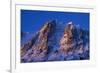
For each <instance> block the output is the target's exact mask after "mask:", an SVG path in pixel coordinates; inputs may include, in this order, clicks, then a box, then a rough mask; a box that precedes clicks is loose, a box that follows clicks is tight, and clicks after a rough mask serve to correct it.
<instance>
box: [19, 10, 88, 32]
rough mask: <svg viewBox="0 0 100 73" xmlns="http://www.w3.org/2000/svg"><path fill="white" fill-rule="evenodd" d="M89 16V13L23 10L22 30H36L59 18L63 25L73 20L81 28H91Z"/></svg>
mask: <svg viewBox="0 0 100 73" xmlns="http://www.w3.org/2000/svg"><path fill="white" fill-rule="evenodd" d="M89 17H90V16H89V13H79V12H55V11H54V12H53V11H35V10H21V30H22V31H23V32H36V31H38V30H39V29H40V28H41V26H43V25H44V24H45V23H46V22H47V21H50V20H57V21H58V23H63V24H62V25H65V24H67V23H68V22H69V21H72V22H73V23H74V24H77V25H79V26H80V27H81V28H84V29H89Z"/></svg>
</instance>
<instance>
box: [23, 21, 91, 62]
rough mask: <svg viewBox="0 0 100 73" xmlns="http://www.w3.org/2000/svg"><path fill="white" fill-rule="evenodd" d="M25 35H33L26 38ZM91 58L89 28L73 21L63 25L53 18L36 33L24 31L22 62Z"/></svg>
mask: <svg viewBox="0 0 100 73" xmlns="http://www.w3.org/2000/svg"><path fill="white" fill-rule="evenodd" d="M33 29H34V28H33ZM24 36H27V37H29V36H31V37H30V38H29V39H28V40H26V38H25V37H24ZM23 41H24V43H22V42H23ZM89 58H90V57H89V30H85V29H82V28H80V27H77V26H76V25H75V24H74V23H73V22H72V21H70V22H68V23H67V24H65V26H63V25H60V24H59V23H57V21H56V20H52V21H48V22H46V23H45V24H44V25H43V26H42V27H41V29H40V30H38V31H37V32H36V33H31V34H30V33H26V34H25V32H22V37H21V62H22V63H28V62H45V61H68V60H89Z"/></svg>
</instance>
